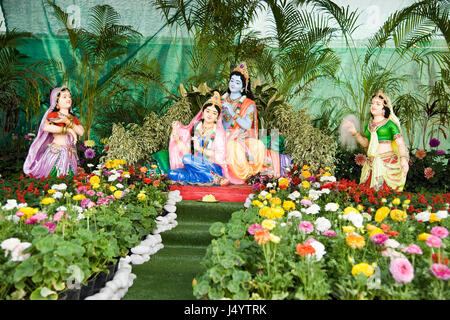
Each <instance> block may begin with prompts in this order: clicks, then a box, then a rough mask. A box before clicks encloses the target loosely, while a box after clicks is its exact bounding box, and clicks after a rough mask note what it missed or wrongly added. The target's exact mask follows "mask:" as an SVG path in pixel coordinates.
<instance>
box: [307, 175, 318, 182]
mask: <svg viewBox="0 0 450 320" xmlns="http://www.w3.org/2000/svg"><path fill="white" fill-rule="evenodd" d="M306 180H307V181H309V182H314V181H316V177H315V176H309V177H308V178H306Z"/></svg>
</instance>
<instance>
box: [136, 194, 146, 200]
mask: <svg viewBox="0 0 450 320" xmlns="http://www.w3.org/2000/svg"><path fill="white" fill-rule="evenodd" d="M137 198H138V200H139V201H144V200H145V199H146V198H147V196H146V195H145V194H144V193H139V194H138V195H137Z"/></svg>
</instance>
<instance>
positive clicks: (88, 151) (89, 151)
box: [84, 148, 95, 159]
mask: <svg viewBox="0 0 450 320" xmlns="http://www.w3.org/2000/svg"><path fill="white" fill-rule="evenodd" d="M84 156H85V157H86V159H92V158H94V157H95V151H94V150H93V149H91V148H88V149H86V151H85V152H84Z"/></svg>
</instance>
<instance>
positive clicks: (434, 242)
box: [426, 235, 442, 248]
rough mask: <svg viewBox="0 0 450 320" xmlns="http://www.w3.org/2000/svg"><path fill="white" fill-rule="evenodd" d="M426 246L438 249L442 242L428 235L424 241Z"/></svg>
mask: <svg viewBox="0 0 450 320" xmlns="http://www.w3.org/2000/svg"><path fill="white" fill-rule="evenodd" d="M426 244H427V246H429V247H431V248H433V247H434V248H440V247H441V246H442V240H441V238H438V237H436V236H433V235H430V236H429V237H428V238H427V241H426Z"/></svg>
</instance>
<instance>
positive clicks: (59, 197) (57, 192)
mask: <svg viewBox="0 0 450 320" xmlns="http://www.w3.org/2000/svg"><path fill="white" fill-rule="evenodd" d="M52 197H53V198H54V199H61V198H62V197H63V194H62V192H59V191H56V192H55V193H54V194H52Z"/></svg>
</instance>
